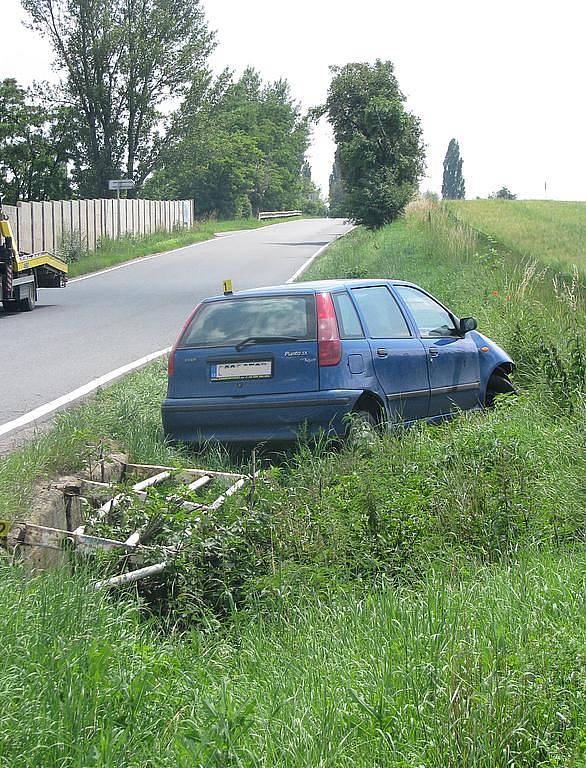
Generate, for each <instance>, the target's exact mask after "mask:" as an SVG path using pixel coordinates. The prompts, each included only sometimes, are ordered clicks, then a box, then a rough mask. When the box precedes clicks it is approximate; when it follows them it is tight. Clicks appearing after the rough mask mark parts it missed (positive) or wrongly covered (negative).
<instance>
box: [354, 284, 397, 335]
mask: <svg viewBox="0 0 586 768" xmlns="http://www.w3.org/2000/svg"><path fill="white" fill-rule="evenodd" d="M352 293H353V294H354V298H355V299H356V302H357V304H358V306H359V307H360V311H361V312H362V315H363V317H364V319H365V320H366V325H367V326H368V331H369V333H370V336H371V338H373V339H407V338H410V336H411V332H410V331H409V326H408V325H407V321H406V320H405V318H404V317H403V313H402V312H401V310H400V308H399V305H398V304H397V302H396V301H395V299H394V297H393V296H392V294H391V292H390V291H389V289H388V288H387V287H386V286H384V285H376V286H372V287H368V288H354V289H353V291H352Z"/></svg>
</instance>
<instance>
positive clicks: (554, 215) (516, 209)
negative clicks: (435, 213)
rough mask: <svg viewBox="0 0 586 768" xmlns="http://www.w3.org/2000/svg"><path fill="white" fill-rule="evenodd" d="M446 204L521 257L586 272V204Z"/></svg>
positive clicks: (475, 201)
mask: <svg viewBox="0 0 586 768" xmlns="http://www.w3.org/2000/svg"><path fill="white" fill-rule="evenodd" d="M445 205H447V206H448V209H449V210H450V211H451V212H452V213H454V214H455V215H456V216H457V217H458V218H459V219H461V220H462V221H464V222H466V223H467V224H470V225H471V226H472V227H474V228H475V229H478V230H479V231H480V232H483V233H485V234H487V235H489V236H490V237H492V238H494V239H495V240H497V241H498V242H500V243H502V245H504V246H505V247H506V248H508V249H509V250H510V251H512V252H513V253H514V254H516V255H518V256H522V257H525V258H531V259H539V260H540V261H542V262H543V263H544V264H547V265H548V266H550V267H552V268H554V269H557V270H560V271H563V272H569V271H571V270H572V268H573V267H574V266H576V267H578V269H580V270H581V271H586V202H575V203H571V202H557V201H553V200H466V201H450V202H446V203H445Z"/></svg>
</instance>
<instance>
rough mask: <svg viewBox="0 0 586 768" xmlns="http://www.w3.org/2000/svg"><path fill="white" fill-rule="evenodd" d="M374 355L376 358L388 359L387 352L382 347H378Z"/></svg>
mask: <svg viewBox="0 0 586 768" xmlns="http://www.w3.org/2000/svg"><path fill="white" fill-rule="evenodd" d="M376 354H377V355H378V357H388V356H389V350H388V349H385V348H384V347H379V348H378V349H377V350H376Z"/></svg>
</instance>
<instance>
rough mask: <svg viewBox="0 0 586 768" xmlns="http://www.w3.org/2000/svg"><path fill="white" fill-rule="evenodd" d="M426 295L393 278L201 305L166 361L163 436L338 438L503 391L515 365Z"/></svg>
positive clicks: (433, 416) (436, 414) (267, 291)
mask: <svg viewBox="0 0 586 768" xmlns="http://www.w3.org/2000/svg"><path fill="white" fill-rule="evenodd" d="M476 325H477V323H476V320H475V319H474V318H473V317H466V318H463V319H460V318H457V317H456V316H455V315H454V314H453V313H452V312H450V310H449V309H447V307H445V306H444V305H443V304H441V303H440V302H439V301H438V300H437V299H435V298H433V296H431V295H430V294H429V293H427V292H426V291H425V290H423V289H422V288H420V287H419V286H417V285H413V284H412V283H407V282H404V281H400V280H325V281H321V282H307V283H295V284H292V285H279V286H273V287H269V288H259V289H255V290H250V291H242V292H238V293H233V294H232V293H230V294H224V295H222V296H215V297H213V298H209V299H206V300H205V301H203V302H202V303H201V304H199V306H197V307H196V308H195V310H194V311H193V313H192V314H191V316H190V317H189V319H188V320H187V322H186V324H185V326H184V328H183V330H182V331H181V334H180V335H179V338H178V339H177V342H176V344H175V346H174V347H173V350H172V352H171V354H170V357H169V382H168V392H167V397H166V399H165V401H164V403H163V408H162V414H163V425H164V429H165V433H166V435H167V436H168V437H170V438H172V439H175V440H182V441H185V442H195V443H201V442H204V441H208V440H216V441H220V442H225V443H258V442H262V441H278V442H281V441H293V440H296V439H298V437H299V434H300V433H303V434H305V435H315V434H317V433H319V432H320V431H325V432H327V433H330V434H335V435H340V436H341V435H344V433H345V432H346V430H347V427H348V422H349V419H348V414H350V413H356V414H360V417H361V418H363V419H367V420H368V421H369V422H371V423H373V424H378V425H380V426H386V425H397V424H410V423H412V422H415V421H418V420H421V419H426V420H430V421H434V420H439V419H443V418H446V417H448V416H450V415H451V414H453V413H454V412H456V411H460V410H468V409H473V408H480V407H482V406H485V405H491V404H492V402H493V400H494V397H495V395H496V394H498V393H501V392H509V391H512V385H511V382H510V380H509V375H510V373H511V371H512V370H513V367H514V364H513V361H512V360H511V358H510V357H509V356H508V355H507V354H506V352H504V351H503V350H502V349H501V348H500V347H499V346H498V345H497V344H495V343H494V342H493V341H491V340H490V339H487V338H486V337H485V336H483V335H482V334H480V333H478V332H477V331H476V330H475V329H476Z"/></svg>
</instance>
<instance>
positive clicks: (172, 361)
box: [167, 304, 201, 377]
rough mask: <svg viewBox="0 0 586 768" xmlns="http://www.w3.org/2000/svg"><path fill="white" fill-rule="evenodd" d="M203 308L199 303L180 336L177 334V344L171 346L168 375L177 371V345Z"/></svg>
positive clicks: (184, 324)
mask: <svg viewBox="0 0 586 768" xmlns="http://www.w3.org/2000/svg"><path fill="white" fill-rule="evenodd" d="M200 308H201V304H198V305H197V307H196V308H195V309H194V310H193V312H192V313H191V314H190V315H189V317H188V318H187V320H186V321H185V322H184V323H183V328H182V329H181V333H180V334H179V336H177V340H176V341H175V344H173V347H172V348H171V352H170V353H169V360H168V362H167V376H169V377H170V376H172V375H173V373H174V372H175V352H176V351H177V347H178V345H179V342H180V341H181V339H182V337H183V334H184V333H185V331H186V330H187V326H188V325H189V324H190V323H191V321H192V320H193V318H194V317H195V315H196V314H197V313H198V312H199V310H200Z"/></svg>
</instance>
